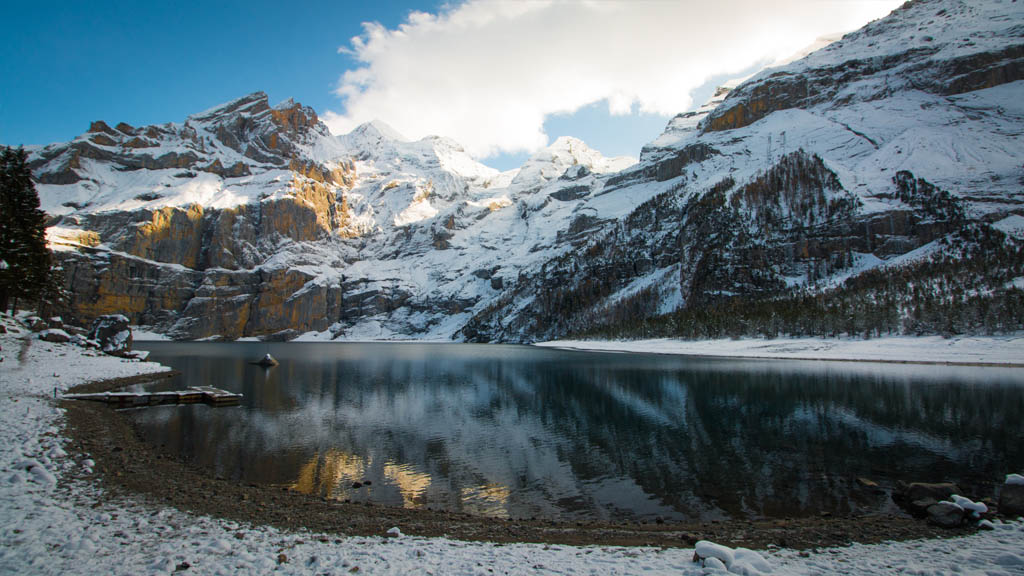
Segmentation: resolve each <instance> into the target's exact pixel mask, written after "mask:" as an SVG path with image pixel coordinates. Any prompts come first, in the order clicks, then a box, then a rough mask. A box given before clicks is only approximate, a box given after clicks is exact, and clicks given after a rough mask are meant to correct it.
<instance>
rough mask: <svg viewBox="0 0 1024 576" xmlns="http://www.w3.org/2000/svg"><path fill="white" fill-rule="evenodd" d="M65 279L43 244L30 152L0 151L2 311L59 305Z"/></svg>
mask: <svg viewBox="0 0 1024 576" xmlns="http://www.w3.org/2000/svg"><path fill="white" fill-rule="evenodd" d="M63 301H64V293H63V279H62V278H61V273H60V269H59V268H58V267H55V266H54V265H53V258H52V255H51V254H50V250H49V249H48V248H47V246H46V213H45V212H43V210H42V209H40V207H39V194H38V193H37V192H36V187H35V184H34V183H33V182H32V171H31V170H30V169H29V167H28V153H27V152H26V151H25V150H24V149H22V148H11V147H9V146H4V147H3V150H2V151H0V311H3V312H6V311H8V310H10V311H11V312H12V313H13V312H17V310H18V307H19V306H22V307H35V309H36V310H37V312H38V313H39V314H41V315H44V316H49V315H52V314H54V313H57V312H58V311H59V309H60V308H61V307H62V306H63Z"/></svg>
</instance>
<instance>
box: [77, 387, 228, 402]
mask: <svg viewBox="0 0 1024 576" xmlns="http://www.w3.org/2000/svg"><path fill="white" fill-rule="evenodd" d="M64 398H67V399H69V400H91V401H93V402H104V403H106V404H117V405H118V406H119V407H134V406H157V405H160V404H197V403H199V402H203V403H204V404H209V405H211V406H235V405H237V404H238V403H240V402H241V401H242V395H241V394H235V393H234V392H228V391H227V390H221V389H220V388H214V387H213V386H189V388H188V390H175V391H170V392H100V393H98V394H66V395H64Z"/></svg>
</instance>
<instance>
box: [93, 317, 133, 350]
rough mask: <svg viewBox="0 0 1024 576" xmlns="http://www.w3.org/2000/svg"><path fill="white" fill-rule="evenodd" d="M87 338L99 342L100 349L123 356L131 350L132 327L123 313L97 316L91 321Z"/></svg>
mask: <svg viewBox="0 0 1024 576" xmlns="http://www.w3.org/2000/svg"><path fill="white" fill-rule="evenodd" d="M89 339H90V340H95V341H97V342H99V344H100V350H103V351H104V352H106V353H107V354H110V355H113V356H124V355H125V354H127V353H129V352H131V351H132V329H131V327H130V326H129V325H128V317H127V316H125V315H123V314H108V315H105V316H99V317H97V318H96V319H95V320H93V322H92V327H91V328H90V329H89Z"/></svg>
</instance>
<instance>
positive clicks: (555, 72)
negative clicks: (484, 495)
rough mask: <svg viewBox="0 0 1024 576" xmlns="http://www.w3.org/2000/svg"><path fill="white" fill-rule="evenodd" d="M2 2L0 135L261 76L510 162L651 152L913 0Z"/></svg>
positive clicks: (41, 137)
mask: <svg viewBox="0 0 1024 576" xmlns="http://www.w3.org/2000/svg"><path fill="white" fill-rule="evenodd" d="M3 2H4V7H3V13H4V18H3V19H2V20H0V36H2V37H3V38H4V46H5V47H4V50H3V51H0V62H2V64H3V70H4V73H3V74H2V75H0V143H3V144H9V145H19V144H47V143H50V142H56V141H66V140H70V139H71V138H73V137H75V136H76V135H78V134H81V133H82V132H84V131H85V130H86V129H87V128H88V125H89V122H91V121H93V120H105V121H107V122H109V123H116V122H121V121H124V122H128V123H129V124H132V125H145V124H155V123H164V122H181V121H183V120H184V118H185V117H186V116H187V115H189V114H193V113H197V112H200V111H202V110H205V109H207V108H209V107H211V106H214V105H216V104H219V103H222V102H225V101H228V100H231V99H234V98H237V97H239V96H242V95H245V94H248V93H250V92H254V91H257V90H262V91H265V92H266V93H267V94H268V95H269V96H270V100H271V102H272V103H277V102H279V101H281V100H284V99H286V98H294V99H295V100H297V101H299V102H302V103H303V104H306V105H309V106H312V107H313V108H314V109H316V110H317V112H318V113H320V115H321V117H323V118H324V119H325V120H326V121H327V122H328V125H329V126H330V127H331V129H332V130H333V131H335V133H343V132H346V131H348V130H350V129H351V128H352V127H354V126H355V125H357V124H358V123H361V122H365V121H368V120H372V119H379V120H383V121H384V122H386V123H388V124H391V125H392V126H393V127H395V128H396V129H397V130H398V131H399V132H401V133H403V134H405V135H407V136H409V137H411V138H419V137H422V136H425V135H427V134H440V135H445V136H450V137H453V138H455V139H456V140H458V141H459V142H460V143H462V144H463V145H465V146H466V147H467V149H468V150H469V151H470V152H472V153H474V154H475V155H476V156H478V157H480V158H483V159H484V161H485V162H486V163H488V164H490V165H492V166H495V167H498V168H501V169H507V168H511V167H514V166H517V165H518V164H519V163H520V162H521V161H522V160H524V159H525V158H526V157H527V156H528V154H529V153H530V152H531V151H533V150H536V149H537V148H538V147H541V146H543V145H546V144H547V143H549V142H551V141H553V140H554V139H555V138H556V137H558V136H561V135H572V136H576V137H579V138H581V139H583V140H584V141H586V142H587V143H588V144H590V145H591V146H592V147H595V148H597V149H599V150H601V151H602V152H603V153H604V154H605V155H608V156H614V155H623V154H628V155H633V156H635V155H638V154H639V150H640V147H641V146H642V145H643V144H644V143H646V142H648V141H650V140H652V139H653V138H654V137H656V136H657V135H658V133H660V132H661V130H662V128H663V127H664V125H665V123H666V122H667V120H668V119H669V118H670V117H671V116H672V115H673V114H675V113H677V112H682V111H684V110H686V109H688V108H692V107H693V106H694V105H695V104H699V103H700V102H701V101H702V100H703V99H704V98H706V97H707V96H708V93H709V91H710V90H711V89H712V88H713V84H714V82H716V81H720V80H721V79H723V78H728V77H729V76H730V74H734V75H743V74H747V73H749V72H751V71H753V70H756V68H757V67H758V66H762V65H764V64H766V63H770V62H772V61H775V60H778V59H780V58H781V57H783V56H785V55H787V54H791V53H792V52H794V51H795V50H796V49H797V48H799V47H801V46H805V45H807V44H809V43H810V42H811V41H813V39H814V38H816V37H818V36H819V35H821V34H825V33H834V32H837V31H845V30H850V29H853V28H856V27H858V26H860V25H861V24H863V23H865V22H867V21H868V20H870V19H871V18H874V17H878V16H881V15H884V14H885V13H886V12H888V10H890V9H891V8H893V7H895V6H896V5H898V4H899V2H897V1H895V0H870V1H867V2H851V1H848V0H793V1H792V2H788V3H777V4H776V5H775V7H774V9H773V10H772V11H771V12H770V13H769V14H767V15H766V14H765V13H763V10H760V9H755V8H756V7H757V6H760V4H759V3H757V2H754V1H753V0H732V1H731V2H730V1H726V2H722V3H718V4H720V5H721V7H720V8H715V7H714V6H710V7H709V5H707V3H705V2H687V1H679V2H653V1H644V0H633V1H631V2H616V1H606V2H599V3H590V4H583V3H579V2H571V1H570V2H554V3H549V2H545V1H534V2H522V1H520V2H513V1H508V2H500V1H498V2H475V3H468V4H461V3H454V4H451V5H449V4H443V3H441V2H431V1H427V2H408V1H406V2H403V1H377V2H339V1H317V2H295V3H291V4H284V3H280V2H269V1H263V0H250V1H245V2H240V1H237V2H236V1H212V2H193V1H180V2H173V3H172V2H161V1H93V2H82V1H77V0H64V1H55V2H47V3H44V2H12V1H9V0H3ZM746 4H749V6H747V7H746V8H747V9H743V8H744V6H745V5H746ZM737 14H747V15H746V16H745V17H744V16H740V17H737ZM723 21H728V22H729V26H728V27H726V26H722V25H720V24H716V25H714V26H709V25H702V23H703V22H714V23H718V22H723ZM364 22H373V23H376V25H373V26H370V27H364V25H363V23H364ZM355 37H359V40H357V41H356V42H354V43H353V41H352V39H353V38H355ZM339 48H341V49H342V50H340V51H339ZM613 112H614V113H613Z"/></svg>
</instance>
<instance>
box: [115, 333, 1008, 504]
mask: <svg viewBox="0 0 1024 576" xmlns="http://www.w3.org/2000/svg"><path fill="white" fill-rule="evenodd" d="M137 347H139V348H143V349H148V350H151V352H152V354H151V358H152V359H154V360H156V361H159V362H162V363H164V364H167V365H169V366H172V367H174V368H176V369H178V370H180V371H181V372H182V375H181V376H180V377H179V378H178V379H172V380H170V381H166V382H163V383H161V384H159V386H160V387H161V388H164V387H166V388H168V389H170V388H175V387H180V386H182V385H197V384H210V385H214V386H218V387H220V388H224V389H227V390H230V391H233V392H241V393H243V394H245V399H244V401H243V405H242V406H240V407H237V408H210V407H208V406H204V405H189V406H166V407H154V408H149V409H145V410H138V411H133V412H131V413H130V414H131V416H132V418H134V419H135V421H136V422H137V423H138V425H139V429H140V430H141V433H142V435H143V437H144V438H145V439H146V440H147V441H149V442H151V443H153V444H156V445H158V446H162V447H164V448H163V449H165V450H167V451H169V452H171V453H175V454H181V455H183V456H185V457H186V458H188V459H190V460H192V461H194V462H195V463H197V464H198V465H200V466H203V467H206V468H208V469H209V470H211V472H212V473H215V474H218V475H222V476H225V477H228V478H232V479H236V480H238V481H242V482H259V483H270V484H276V485H282V486H288V487H291V488H292V489H295V490H299V491H302V492H306V493H311V494H318V495H322V496H325V497H328V498H335V499H339V500H352V501H372V502H377V503H383V504H388V505H393V506H405V507H410V508H427V507H430V508H432V509H435V510H437V509H442V510H452V511H464V512H470V513H474V514H483V515H488V516H493V517H515V518H520V517H542V518H554V519H562V520H573V519H577V520H606V519H615V520H625V519H654V518H657V517H662V518H664V519H666V520H695V519H701V520H708V519H715V518H723V517H765V516H797V515H802V514H817V513H819V512H822V511H828V512H832V513H837V514H842V513H847V512H869V511H885V510H891V509H893V508H892V504H891V502H890V501H889V499H888V496H887V495H885V494H876V493H874V492H872V491H871V490H869V489H866V488H864V487H861V486H860V485H859V484H858V483H857V482H856V479H857V478H858V477H867V478H871V479H873V480H875V481H876V482H879V483H880V484H881V485H882V486H883V487H884V486H891V485H892V484H893V483H894V482H895V481H896V480H906V481H938V480H954V481H957V482H960V483H961V487H962V488H964V490H965V491H966V492H968V493H975V494H977V493H979V492H980V493H988V494H990V493H991V486H992V483H993V482H995V481H997V480H1000V479H1001V478H1002V475H1003V474H1006V473H1009V472H1021V471H1022V470H1024V374H1022V371H1020V370H1015V369H1004V368H975V367H948V366H911V365H876V364H855V363H835V362H799V361H777V360H775V361H745V360H722V359H695V358H679V357H669V356H652V355H634V354H629V355H627V354H591V353H584V352H568V351H559V350H552V349H538V348H531V347H522V346H501V345H462V344H325V343H315V344H314V343H308V344H305V343H303V344H273V345H271V347H270V349H271V351H272V353H273V355H274V357H275V358H277V359H278V360H279V361H280V362H281V364H280V366H278V367H276V368H273V369H270V370H264V369H263V368H260V367H258V366H253V365H250V364H248V361H250V360H252V359H254V358H259V357H262V355H263V354H264V353H266V350H267V345H265V344H255V343H232V344H211V343H157V342H144V343H139V344H138V346H137ZM154 389H156V388H154ZM367 481H369V482H367ZM356 483H359V484H360V485H361V486H358V487H356Z"/></svg>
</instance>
